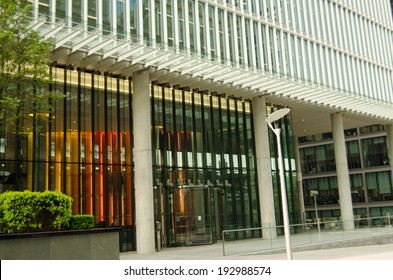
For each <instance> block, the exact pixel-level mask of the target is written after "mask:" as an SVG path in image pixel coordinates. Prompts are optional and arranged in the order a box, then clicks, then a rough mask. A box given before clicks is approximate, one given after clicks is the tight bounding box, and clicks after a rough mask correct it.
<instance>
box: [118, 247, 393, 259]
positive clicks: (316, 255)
mask: <svg viewBox="0 0 393 280" xmlns="http://www.w3.org/2000/svg"><path fill="white" fill-rule="evenodd" d="M292 254H293V259H294V260H393V244H384V245H372V246H358V247H348V248H335V249H322V250H312V251H302V252H293V253H292ZM120 259H121V260H286V259H287V257H286V254H285V253H279V254H268V255H258V254H253V255H230V256H223V252H222V244H221V243H216V244H213V245H204V246H192V247H180V248H167V249H164V250H163V251H161V252H157V253H154V254H146V255H142V254H137V253H136V252H128V253H121V254H120Z"/></svg>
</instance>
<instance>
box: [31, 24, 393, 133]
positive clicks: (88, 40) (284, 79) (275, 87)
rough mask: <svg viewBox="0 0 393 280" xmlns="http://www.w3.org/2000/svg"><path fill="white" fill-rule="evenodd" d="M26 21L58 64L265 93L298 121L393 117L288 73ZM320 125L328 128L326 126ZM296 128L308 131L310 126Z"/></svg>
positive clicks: (377, 105)
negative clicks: (146, 72)
mask: <svg viewBox="0 0 393 280" xmlns="http://www.w3.org/2000/svg"><path fill="white" fill-rule="evenodd" d="M31 27H32V28H34V29H36V30H38V31H39V32H40V34H42V35H43V36H44V37H45V39H47V40H51V41H53V46H54V49H53V51H52V60H53V61H54V62H55V63H57V64H59V65H72V66H73V67H81V68H87V69H89V70H95V71H98V72H101V73H104V72H105V73H109V74H113V75H120V76H132V74H133V73H134V72H135V71H141V70H144V69H149V71H150V73H151V78H152V80H156V81H157V82H158V83H164V82H168V81H170V82H171V83H173V84H179V85H180V86H189V85H190V84H191V85H194V86H195V87H196V88H199V89H200V90H207V91H210V92H212V91H216V92H220V93H223V94H227V95H231V96H235V97H238V98H242V99H251V98H254V97H257V96H265V98H266V100H267V101H268V102H271V103H274V104H277V105H281V106H290V107H291V108H293V110H292V115H294V114H296V115H297V116H299V117H298V121H299V122H300V121H301V120H303V119H305V118H306V117H307V116H309V115H310V114H320V113H321V112H323V113H324V114H327V113H329V114H330V113H334V112H343V114H344V115H345V116H346V117H347V118H348V119H357V120H360V122H361V123H363V122H365V124H368V123H390V122H392V121H393V106H392V104H388V103H385V102H380V101H377V100H371V99H367V98H365V97H361V96H356V95H355V94H353V93H346V92H343V91H340V90H336V89H332V88H327V87H326V86H323V85H317V84H312V83H307V82H305V81H299V80H297V79H295V78H293V77H289V76H284V75H278V74H273V73H270V72H266V71H263V70H261V69H255V68H247V67H239V66H232V65H228V64H226V63H222V62H220V61H219V60H218V61H214V60H213V59H211V58H209V57H206V58H202V57H201V56H198V55H195V54H192V53H187V52H179V50H178V49H170V48H169V47H162V46H160V45H154V44H152V43H149V44H148V43H147V42H141V41H140V40H133V39H132V38H128V39H118V38H116V37H115V36H110V35H108V36H104V35H102V33H100V32H87V31H86V30H84V28H86V27H84V26H77V27H67V26H66V24H65V23H64V22H58V23H48V22H46V21H45V20H44V19H35V20H33V21H32V23H31ZM104 62H105V63H104ZM329 114H328V115H329ZM295 121H296V120H295ZM321 129H322V130H325V131H328V128H321ZM329 129H330V128H329ZM295 133H297V135H301V134H307V133H308V134H310V131H307V130H299V131H297V132H295Z"/></svg>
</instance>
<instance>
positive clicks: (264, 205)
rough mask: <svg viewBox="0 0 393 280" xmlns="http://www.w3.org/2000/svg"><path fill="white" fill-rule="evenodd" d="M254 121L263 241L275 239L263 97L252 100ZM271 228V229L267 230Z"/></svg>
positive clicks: (267, 135)
mask: <svg viewBox="0 0 393 280" xmlns="http://www.w3.org/2000/svg"><path fill="white" fill-rule="evenodd" d="M252 111H253V120H254V134H255V150H256V160H257V173H258V187H259V204H260V212H261V223H262V227H263V228H265V227H266V228H267V229H266V230H262V234H263V238H264V239H273V238H277V232H276V229H275V227H276V216H275V210H274V196H273V182H272V168H271V157H270V147H269V134H268V126H267V124H266V122H265V119H266V100H265V98H264V97H255V98H253V100H252ZM269 227H271V228H269Z"/></svg>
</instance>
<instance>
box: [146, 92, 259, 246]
mask: <svg viewBox="0 0 393 280" xmlns="http://www.w3.org/2000/svg"><path fill="white" fill-rule="evenodd" d="M152 95H153V98H152V103H153V104H152V108H153V112H154V113H153V124H152V127H153V131H152V132H153V150H154V151H153V153H154V156H153V158H154V177H155V178H154V179H155V180H154V181H155V183H156V188H155V189H161V193H160V194H159V195H158V196H160V197H161V201H162V203H161V205H156V207H161V208H162V209H163V211H162V212H163V213H165V216H164V217H158V219H160V220H161V221H162V223H163V230H164V232H165V237H164V238H165V240H164V241H165V243H166V246H173V245H179V244H183V245H184V244H185V245H189V244H187V242H186V240H185V238H184V236H185V227H186V225H188V224H190V223H191V224H192V225H194V226H195V227H196V226H197V220H192V221H190V220H187V221H186V220H185V219H188V217H189V215H190V211H196V208H195V209H190V207H189V205H188V204H187V203H188V202H187V201H186V200H185V197H186V195H188V194H187V192H186V190H188V189H194V190H196V189H202V188H203V187H208V188H209V196H210V197H209V198H207V197H205V198H202V197H200V199H202V200H205V203H206V204H207V205H208V207H207V206H206V209H207V208H209V209H210V210H209V211H210V220H209V221H205V223H204V227H207V226H209V227H210V228H211V234H212V236H213V240H216V239H220V238H221V236H220V235H221V231H222V230H224V229H235V228H248V227H254V226H257V225H258V223H259V214H258V210H257V209H258V201H257V186H256V181H255V165H254V160H255V159H254V146H253V137H252V134H253V131H252V123H251V111H250V110H251V108H250V103H249V102H243V101H240V100H233V99H226V98H221V97H219V96H214V95H210V94H207V93H205V92H194V91H190V90H189V89H188V88H177V87H169V86H168V85H154V84H153V85H152ZM182 190H183V191H182ZM195 193H196V192H195ZM193 207H197V206H196V205H193ZM157 212H160V211H157ZM193 213H194V212H193ZM206 213H207V212H206ZM193 219H194V218H193ZM198 219H200V220H201V219H204V218H202V217H198ZM208 224H209V225H208ZM246 237H252V236H251V235H250V236H249V235H247V234H244V235H241V236H240V234H239V235H236V236H235V235H234V236H233V237H232V238H246Z"/></svg>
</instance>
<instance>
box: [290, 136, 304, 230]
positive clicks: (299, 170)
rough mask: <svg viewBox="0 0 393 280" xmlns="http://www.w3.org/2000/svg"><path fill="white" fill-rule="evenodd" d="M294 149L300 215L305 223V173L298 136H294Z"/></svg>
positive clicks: (301, 220)
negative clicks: (303, 172) (302, 166)
mask: <svg viewBox="0 0 393 280" xmlns="http://www.w3.org/2000/svg"><path fill="white" fill-rule="evenodd" d="M293 143H294V149H295V162H296V185H297V193H298V201H299V212H300V213H299V215H300V222H301V223H302V224H304V223H305V222H306V220H305V218H306V217H305V215H306V211H305V209H304V194H303V175H302V168H301V164H300V153H299V141H298V138H297V136H294V137H293Z"/></svg>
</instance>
